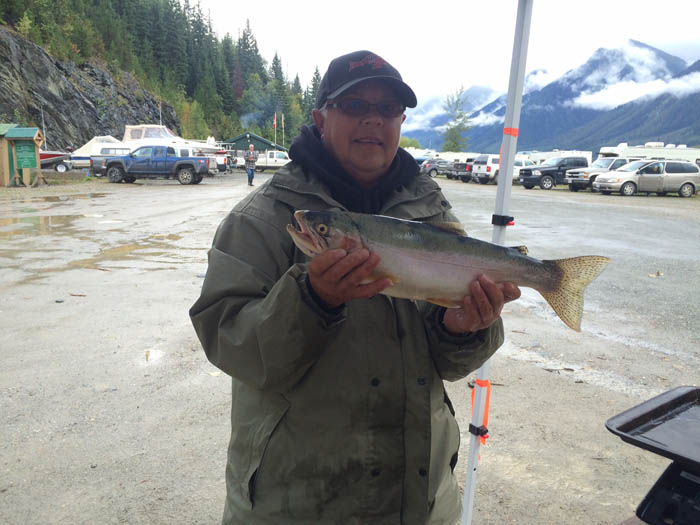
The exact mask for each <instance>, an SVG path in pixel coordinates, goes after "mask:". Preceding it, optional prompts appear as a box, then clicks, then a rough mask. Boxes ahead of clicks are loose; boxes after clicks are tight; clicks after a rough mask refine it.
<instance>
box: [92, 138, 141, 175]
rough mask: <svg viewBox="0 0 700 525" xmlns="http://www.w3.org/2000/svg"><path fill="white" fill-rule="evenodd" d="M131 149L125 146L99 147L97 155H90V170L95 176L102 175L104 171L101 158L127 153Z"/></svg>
mask: <svg viewBox="0 0 700 525" xmlns="http://www.w3.org/2000/svg"><path fill="white" fill-rule="evenodd" d="M130 151H131V149H129V148H126V147H117V146H111V145H110V146H106V147H104V148H101V149H100V153H99V155H90V171H91V172H92V174H93V175H94V176H95V177H102V176H103V175H105V171H104V169H103V167H102V160H103V159H105V158H107V157H115V156H119V155H128V154H129V152H130Z"/></svg>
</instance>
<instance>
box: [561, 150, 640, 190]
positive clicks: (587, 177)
mask: <svg viewBox="0 0 700 525" xmlns="http://www.w3.org/2000/svg"><path fill="white" fill-rule="evenodd" d="M633 160H637V159H628V158H622V157H598V158H597V159H596V161H595V162H594V163H593V164H591V166H590V167H589V168H574V169H572V170H566V177H564V183H565V184H568V185H569V191H578V190H584V189H586V188H589V189H592V188H593V183H594V182H595V180H596V178H597V177H598V175H600V174H601V173H606V172H608V171H613V170H616V169H617V168H621V167H622V166H624V165H625V164H627V163H628V162H632V161H633Z"/></svg>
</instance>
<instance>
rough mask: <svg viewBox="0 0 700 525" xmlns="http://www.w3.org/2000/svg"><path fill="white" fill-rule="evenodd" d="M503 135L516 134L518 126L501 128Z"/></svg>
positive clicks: (514, 135)
mask: <svg viewBox="0 0 700 525" xmlns="http://www.w3.org/2000/svg"><path fill="white" fill-rule="evenodd" d="M503 134H504V135H512V136H513V137H517V136H518V128H503Z"/></svg>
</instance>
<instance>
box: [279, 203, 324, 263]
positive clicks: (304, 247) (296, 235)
mask: <svg viewBox="0 0 700 525" xmlns="http://www.w3.org/2000/svg"><path fill="white" fill-rule="evenodd" d="M304 214H305V211H304V210H297V211H295V212H294V219H295V220H296V222H297V224H298V225H299V229H297V228H295V227H294V226H293V225H292V224H287V233H289V235H290V236H291V237H292V240H293V241H294V244H296V245H297V247H298V248H299V249H300V250H301V251H302V252H304V253H305V254H306V255H308V256H309V257H313V256H314V255H318V254H319V253H321V252H322V251H323V250H322V249H321V247H320V246H319V245H318V242H317V237H316V236H315V235H314V234H313V233H312V231H311V230H310V229H309V227H308V226H307V225H306V222H304Z"/></svg>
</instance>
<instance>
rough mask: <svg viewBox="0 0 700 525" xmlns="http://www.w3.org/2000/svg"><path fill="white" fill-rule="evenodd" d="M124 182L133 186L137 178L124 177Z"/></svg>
mask: <svg viewBox="0 0 700 525" xmlns="http://www.w3.org/2000/svg"><path fill="white" fill-rule="evenodd" d="M124 182H126V183H128V184H133V183H134V182H136V177H132V176H129V177H124Z"/></svg>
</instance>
